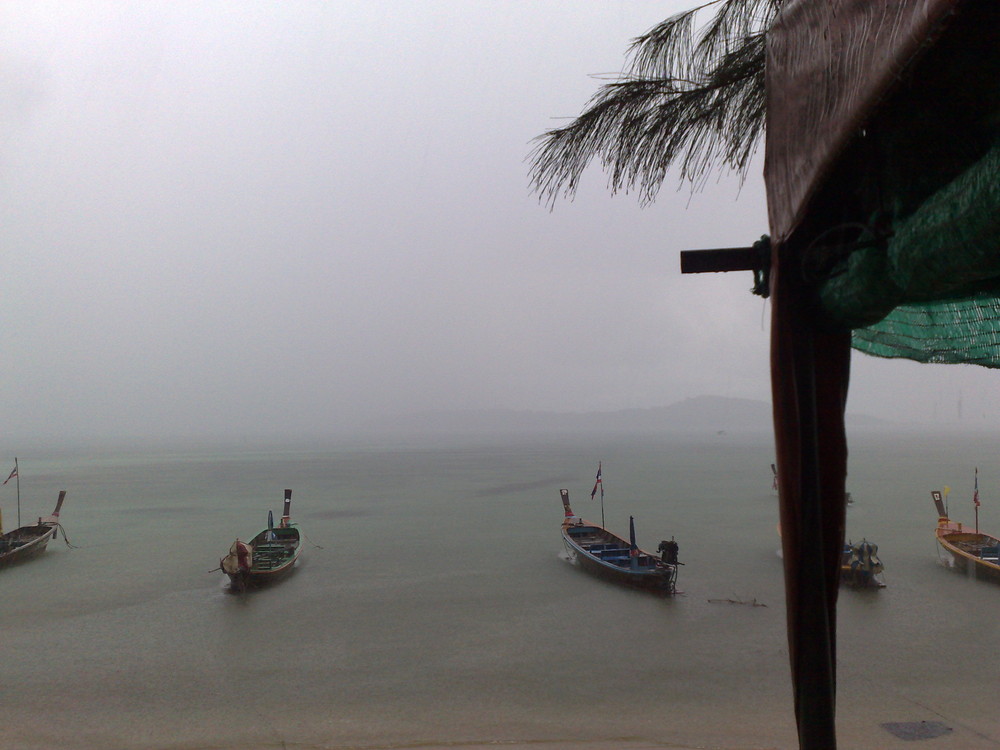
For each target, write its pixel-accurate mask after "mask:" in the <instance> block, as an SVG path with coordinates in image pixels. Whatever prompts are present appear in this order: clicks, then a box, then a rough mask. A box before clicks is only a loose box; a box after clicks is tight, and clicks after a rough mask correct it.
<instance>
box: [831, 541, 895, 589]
mask: <svg viewBox="0 0 1000 750" xmlns="http://www.w3.org/2000/svg"><path fill="white" fill-rule="evenodd" d="M884 570H885V566H884V565H882V561H881V560H880V559H879V556H878V545H877V544H873V543H872V542H869V541H868V540H867V539H862V540H861V541H860V542H858V543H857V544H854V543H853V542H847V544H845V545H844V554H843V557H842V558H841V561H840V582H841V583H845V584H847V585H848V586H853V587H854V588H859V589H883V588H885V576H884V573H883V571H884Z"/></svg>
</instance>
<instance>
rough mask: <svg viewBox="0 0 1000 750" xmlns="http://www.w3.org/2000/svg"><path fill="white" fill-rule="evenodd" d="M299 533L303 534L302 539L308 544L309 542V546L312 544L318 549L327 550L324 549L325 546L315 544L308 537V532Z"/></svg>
mask: <svg viewBox="0 0 1000 750" xmlns="http://www.w3.org/2000/svg"><path fill="white" fill-rule="evenodd" d="M299 533H301V534H302V538H303V539H305V540H306V541H307V542H309V544H311V545H312V546H313V547H315V548H316V549H326V547H324V546H322V545H320V544H316V542H314V541H313V540H312V539H310V538H309V537H308V536H306V532H304V531H300V532H299Z"/></svg>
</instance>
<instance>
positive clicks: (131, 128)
mask: <svg viewBox="0 0 1000 750" xmlns="http://www.w3.org/2000/svg"><path fill="white" fill-rule="evenodd" d="M689 3H690V0H660V1H659V2H643V1H642V0H619V1H617V2H614V1H608V2H584V3H581V2H578V1H577V0H565V1H560V2H557V1H554V0H532V1H530V2H529V1H525V2H515V1H506V2H476V1H475V0H422V1H421V2H419V3H417V2H398V1H396V2H391V3H389V2H386V3H380V2H373V1H372V0H358V1H356V2H355V1H353V0H337V1H336V2H268V3H262V2H257V3H253V2H249V3H247V2H241V3H234V2H226V3H223V2H183V1H178V0H170V1H169V2H149V1H148V0H145V1H143V2H126V1H125V0H114V2H108V3H70V2H65V1H64V0H59V1H58V2H39V1H38V0H31V1H30V2H12V1H10V0H8V2H5V3H4V4H3V5H2V6H0V191H2V195H0V247H2V249H3V258H4V262H3V269H4V270H3V275H2V280H3V290H2V294H0V315H2V326H3V327H2V330H3V341H4V346H3V353H4V357H3V363H4V364H3V368H2V373H3V375H2V377H3V380H2V387H0V413H2V429H3V433H4V437H5V438H6V442H9V443H10V442H13V443H16V442H17V437H18V436H19V435H25V436H32V435H42V434H46V433H63V434H69V435H83V436H86V435H98V436H101V435H143V434H171V435H202V434H218V433H223V432H232V433H234V434H244V433H246V434H255V435H256V434H264V435H266V434H269V433H272V432H273V433H276V434H278V433H280V434H287V433H295V432H296V431H302V432H306V433H315V432H322V431H327V430H335V429H337V428H340V427H349V426H352V425H355V424H358V423H364V422H365V421H367V420H371V419H377V418H382V417H386V416H391V415H392V414H394V413H400V412H410V411H416V410H424V409H478V408H493V407H499V408H510V409H528V410H558V411H588V410H612V409H620V408H634V407H651V406H661V405H667V404H670V403H673V402H676V401H679V400H682V399H684V398H687V397H691V396H697V395H702V394H714V395H722V396H737V397H746V398H756V399H762V400H767V399H768V398H769V385H768V363H767V357H768V332H767V329H768V322H767V316H768V314H769V310H768V309H767V307H766V303H765V302H764V301H763V300H761V299H760V298H757V297H754V296H753V295H751V294H750V293H749V288H750V286H751V281H752V280H751V277H750V274H749V273H738V274H728V275H722V274H711V275H702V276H686V277H682V276H681V275H680V272H679V260H678V254H679V252H680V251H681V250H683V249H689V248H710V247H729V246H734V245H746V244H749V243H751V242H753V241H754V240H755V239H757V238H758V237H759V236H760V235H761V234H764V233H765V232H766V231H767V223H766V210H765V201H764V196H763V186H762V180H761V178H760V174H759V173H760V171H761V165H762V158H761V159H758V163H757V165H756V166H755V167H754V169H753V173H752V174H751V175H750V177H749V179H748V180H747V182H746V183H745V184H744V185H742V186H741V185H740V183H739V180H738V179H736V178H735V177H733V176H730V175H723V176H722V177H720V178H719V179H718V180H717V181H715V180H713V181H712V182H711V184H709V185H708V186H707V187H706V188H705V189H703V190H702V191H700V192H698V193H696V194H694V195H692V194H691V193H690V191H689V190H688V188H687V187H685V186H682V185H679V184H678V183H677V182H672V181H668V183H667V185H666V186H665V188H664V189H663V191H662V192H661V194H660V196H659V198H658V200H657V201H656V203H655V204H653V205H652V206H650V207H647V208H641V207H640V206H639V203H638V200H637V198H636V197H635V196H634V195H619V196H614V197H613V196H611V194H610V193H609V192H608V190H607V188H606V177H605V175H604V174H602V173H601V172H600V170H599V169H596V168H595V169H593V170H591V172H589V173H588V174H587V175H586V176H585V178H584V183H583V186H582V189H581V191H580V193H579V195H578V196H577V198H576V199H575V200H574V201H572V202H568V201H562V202H559V203H558V204H557V205H556V206H555V209H554V211H551V212H550V211H549V210H548V208H547V207H546V206H545V205H543V204H541V203H539V200H538V198H537V196H535V195H533V194H532V193H531V191H530V187H529V181H528V177H527V172H528V164H527V161H526V159H527V156H528V154H529V152H530V149H531V146H532V143H531V142H532V139H533V138H534V137H536V136H537V135H539V134H541V133H542V132H544V131H545V130H546V129H549V128H551V127H554V126H558V125H560V124H562V123H564V122H565V118H569V117H573V116H575V115H577V114H579V112H580V111H581V109H582V108H583V106H584V105H585V104H586V101H587V99H588V98H589V97H590V95H591V94H592V93H593V92H594V91H595V90H596V88H597V87H598V85H599V84H600V81H599V80H598V79H597V78H595V76H597V75H600V74H608V73H614V72H617V71H620V70H621V69H622V67H623V64H624V53H625V50H626V48H627V46H628V43H629V41H630V40H631V39H632V38H633V37H635V36H637V35H638V34H640V33H642V32H643V31H645V30H647V29H648V28H649V27H651V26H652V25H653V24H655V23H656V22H657V21H659V20H662V19H663V18H665V17H666V16H668V15H670V14H671V13H673V12H674V11H676V10H680V9H683V8H685V7H688V5H689ZM762 151H763V150H762V148H761V154H760V156H762ZM994 375H995V374H994V373H990V372H986V371H978V370H976V369H975V368H969V367H961V368H958V367H928V366H919V365H914V364H909V363H899V362H888V361H884V360H872V359H869V358H865V357H863V356H862V355H856V357H855V366H854V376H853V382H852V392H851V404H850V408H851V410H853V411H863V412H867V413H872V414H875V415H878V416H892V415H893V414H896V413H906V414H907V415H908V416H909V417H913V416H917V417H926V418H927V419H930V418H932V417H933V416H935V415H937V416H939V417H941V416H945V415H947V416H949V417H950V416H952V413H954V412H956V410H957V403H958V400H959V398H961V399H962V400H963V409H964V413H965V415H966V417H970V416H985V417H989V418H994V417H996V416H997V415H998V414H1000V408H998V405H997V402H996V398H995V397H994V396H993V394H994V393H995V392H996V390H997V388H996V383H997V381H996V379H995V377H994ZM901 383H902V384H903V386H902V387H901Z"/></svg>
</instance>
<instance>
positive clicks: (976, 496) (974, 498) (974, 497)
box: [972, 466, 979, 508]
mask: <svg viewBox="0 0 1000 750" xmlns="http://www.w3.org/2000/svg"><path fill="white" fill-rule="evenodd" d="M972 502H974V503H975V504H976V507H977V508H978V507H979V467H978V466H977V467H976V488H975V489H974V490H973V491H972Z"/></svg>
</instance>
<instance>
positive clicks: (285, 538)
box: [219, 490, 302, 591]
mask: <svg viewBox="0 0 1000 750" xmlns="http://www.w3.org/2000/svg"><path fill="white" fill-rule="evenodd" d="M291 505H292V491H291V490H285V508H284V511H283V513H282V515H281V521H280V522H279V523H278V525H277V526H275V525H274V514H273V513H272V512H271V511H268V512H267V528H266V529H264V530H263V531H261V532H260V533H259V534H257V535H256V536H255V537H254V538H253V539H251V540H250V541H249V542H243V541H241V540H240V539H237V540H236V541H235V542H233V543H232V545H231V546H230V547H229V553H228V554H227V555H225V556H224V557H223V558H222V559H221V560H220V561H219V567H220V568H221V569H222V571H223V572H224V573H225V574H226V575H228V576H229V582H230V584H231V586H232V588H234V589H238V590H240V591H242V590H244V589H247V588H256V587H259V586H263V585H266V584H269V583H273V582H275V581H280V580H281V579H283V578H285V577H287V576H288V574H289V573H291V572H292V570H293V569H294V567H295V562H296V561H297V560H298V559H299V552H300V551H301V541H302V540H301V538H300V535H299V530H298V528H296V526H295V524H293V523H292V522H291V515H290V512H291Z"/></svg>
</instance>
